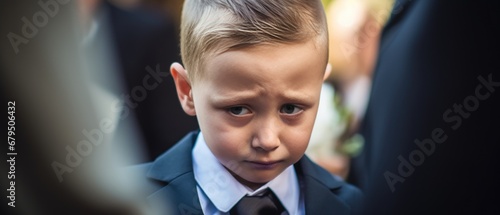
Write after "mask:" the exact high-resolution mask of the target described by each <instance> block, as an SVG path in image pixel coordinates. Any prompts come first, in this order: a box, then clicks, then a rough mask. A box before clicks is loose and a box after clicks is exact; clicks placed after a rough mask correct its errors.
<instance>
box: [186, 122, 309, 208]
mask: <svg viewBox="0 0 500 215" xmlns="http://www.w3.org/2000/svg"><path fill="white" fill-rule="evenodd" d="M192 157H193V170H194V178H195V180H196V182H197V183H198V186H200V188H201V189H202V190H203V192H204V193H205V195H206V196H207V197H208V198H209V200H210V202H212V203H213V204H214V206H215V207H216V208H217V209H218V210H219V211H222V212H228V211H229V210H231V208H232V207H234V205H236V203H238V201H239V200H240V199H241V198H242V197H243V196H245V195H247V194H248V195H250V196H253V195H258V194H260V193H261V192H262V191H263V190H264V189H266V188H270V189H271V190H272V191H273V192H274V194H276V196H277V197H278V199H280V201H281V203H282V204H283V206H284V207H285V209H286V210H287V211H288V213H289V214H297V212H298V206H299V198H300V187H299V182H298V180H297V176H296V173H295V169H294V168H293V166H289V167H288V168H286V169H285V170H284V171H283V172H282V173H281V174H279V175H278V176H276V178H274V179H273V180H271V181H269V182H268V183H266V184H265V185H263V186H262V187H260V188H259V189H257V190H255V191H252V190H251V189H250V188H248V187H246V186H244V185H242V184H240V183H239V182H238V181H237V180H236V179H235V178H234V177H233V176H232V175H231V173H229V172H228V171H227V170H226V169H225V168H224V166H223V165H222V164H221V163H220V162H219V161H218V160H217V158H216V157H215V156H214V155H213V153H212V152H211V151H210V149H209V148H208V146H207V144H206V142H205V139H204V138H203V134H202V133H201V132H200V134H199V135H198V138H197V140H196V144H195V146H194V148H193V152H192Z"/></svg>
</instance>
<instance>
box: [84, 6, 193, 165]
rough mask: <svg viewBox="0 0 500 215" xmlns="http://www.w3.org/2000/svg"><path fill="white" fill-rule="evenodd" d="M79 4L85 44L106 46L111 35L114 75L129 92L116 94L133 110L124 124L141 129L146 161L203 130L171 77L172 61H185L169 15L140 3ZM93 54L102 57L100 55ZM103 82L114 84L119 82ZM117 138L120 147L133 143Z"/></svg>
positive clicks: (96, 59)
mask: <svg viewBox="0 0 500 215" xmlns="http://www.w3.org/2000/svg"><path fill="white" fill-rule="evenodd" d="M115 4H116V5H118V6H115ZM79 6H80V11H81V19H82V20H83V21H84V22H85V23H84V26H86V27H87V29H86V32H87V34H88V36H87V37H88V38H86V39H87V41H85V43H86V44H85V46H95V47H99V46H102V44H100V43H99V42H98V41H99V40H101V37H103V35H102V34H103V33H104V32H106V33H108V34H109V39H108V40H107V41H106V42H108V43H109V44H108V45H109V47H110V49H111V53H109V55H111V56H113V55H114V56H116V57H115V58H113V59H114V60H115V65H116V70H117V71H118V74H117V76H114V77H112V78H116V77H118V78H121V80H120V81H122V82H123V84H122V85H123V90H122V91H120V92H116V95H117V96H118V98H119V99H120V101H121V103H122V107H123V108H124V109H126V110H125V111H129V112H130V113H129V114H127V115H128V116H127V117H124V119H122V120H121V121H120V123H122V124H126V123H128V124H130V126H129V127H132V129H128V130H129V131H130V132H134V130H136V131H137V132H138V133H139V135H138V136H139V139H137V140H135V141H136V142H141V143H144V145H145V146H146V154H147V156H146V158H145V160H142V161H141V162H144V161H147V160H151V159H152V158H154V157H157V156H158V155H159V153H160V152H163V151H165V150H166V149H168V148H170V146H172V145H173V144H175V143H176V142H177V141H178V140H179V139H180V138H182V134H184V133H186V132H188V131H191V130H194V129H196V128H198V126H197V123H196V118H194V117H189V116H186V115H185V114H184V113H183V112H182V109H181V107H180V105H178V102H177V100H178V99H177V96H176V95H175V87H174V84H173V81H172V79H171V78H170V77H169V73H168V68H169V65H170V64H171V63H172V62H178V61H179V60H180V55H179V47H178V44H177V41H178V39H177V32H178V31H177V29H176V25H175V22H174V21H172V20H171V19H169V15H168V14H166V12H165V11H163V10H160V9H156V10H154V9H153V8H151V7H143V6H142V4H141V2H139V1H121V0H114V1H110V2H108V1H101V0H80V1H79ZM93 31H95V32H93ZM91 57H92V56H91ZM93 58H95V61H99V58H100V57H95V56H94V57H93ZM101 76H102V74H101ZM99 81H100V82H101V83H102V84H103V85H108V83H109V82H110V81H113V80H105V79H102V80H99ZM122 130H123V129H122ZM117 138H118V139H117V141H116V145H117V147H120V146H122V145H123V144H125V142H127V141H129V140H123V139H122V140H120V139H119V137H117Z"/></svg>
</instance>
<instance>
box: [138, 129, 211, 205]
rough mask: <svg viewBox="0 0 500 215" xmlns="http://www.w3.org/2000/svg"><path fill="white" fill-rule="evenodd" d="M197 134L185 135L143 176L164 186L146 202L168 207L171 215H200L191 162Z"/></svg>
mask: <svg viewBox="0 0 500 215" xmlns="http://www.w3.org/2000/svg"><path fill="white" fill-rule="evenodd" d="M198 133H199V132H191V133H189V134H188V135H186V136H185V137H184V138H183V139H182V140H181V141H179V142H178V143H177V144H176V145H175V146H174V147H172V148H171V149H170V150H168V151H167V152H165V153H164V154H163V155H161V156H160V157H158V158H157V159H156V160H155V161H154V162H153V164H152V166H151V168H150V169H149V171H148V173H147V177H148V178H151V179H155V180H158V181H160V182H163V183H165V184H166V185H165V186H163V187H162V188H161V189H159V190H158V191H157V192H155V193H153V194H152V195H150V196H149V197H148V202H150V203H151V204H161V205H166V204H168V205H167V207H168V208H167V210H168V211H170V212H172V214H202V210H201V206H200V201H199V199H198V192H197V190H196V181H195V179H194V174H193V163H192V159H191V151H192V149H193V146H194V143H195V141H196V138H197V136H198Z"/></svg>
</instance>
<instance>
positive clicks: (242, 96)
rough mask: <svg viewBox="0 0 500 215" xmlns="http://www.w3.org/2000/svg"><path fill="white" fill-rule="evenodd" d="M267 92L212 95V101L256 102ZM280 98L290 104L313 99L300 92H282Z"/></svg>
mask: <svg viewBox="0 0 500 215" xmlns="http://www.w3.org/2000/svg"><path fill="white" fill-rule="evenodd" d="M264 94H265V92H253V91H239V92H235V93H223V94H212V95H211V96H210V100H211V101H212V102H214V103H237V102H243V101H249V100H256V99H259V98H261V97H262V96H264ZM278 97H279V98H280V99H282V100H286V101H290V102H309V101H310V100H311V99H312V98H313V97H312V96H309V95H307V94H304V93H300V92H292V93H290V92H282V93H280V95H278Z"/></svg>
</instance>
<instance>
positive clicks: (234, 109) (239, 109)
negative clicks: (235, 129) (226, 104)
mask: <svg viewBox="0 0 500 215" xmlns="http://www.w3.org/2000/svg"><path fill="white" fill-rule="evenodd" d="M229 112H230V113H231V114H233V115H236V116H241V115H245V114H249V113H250V110H248V108H246V107H242V106H236V107H230V108H229Z"/></svg>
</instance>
